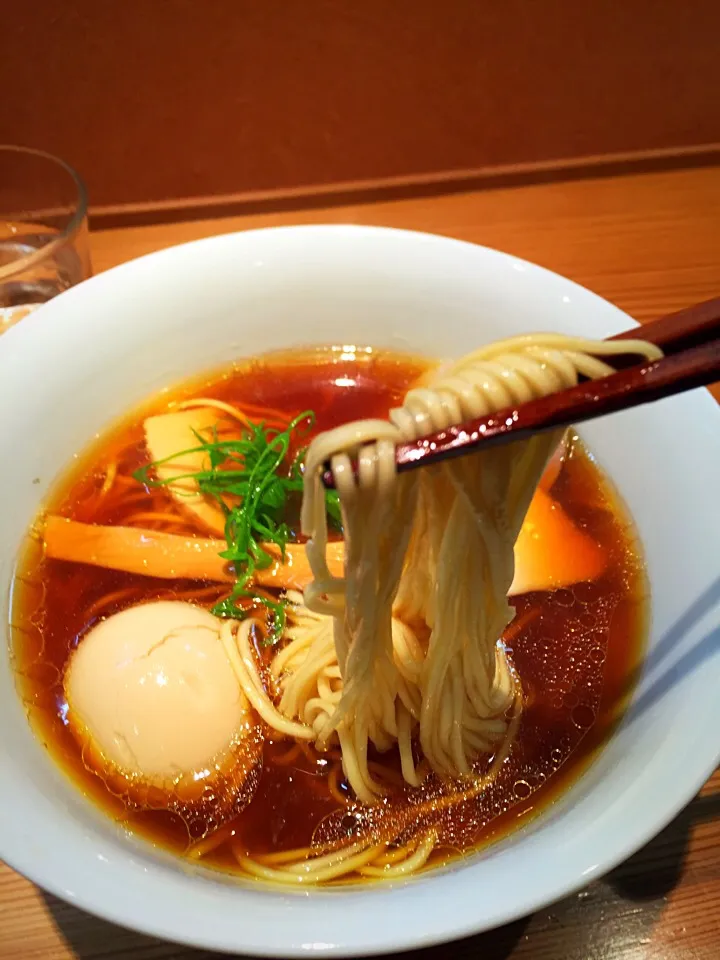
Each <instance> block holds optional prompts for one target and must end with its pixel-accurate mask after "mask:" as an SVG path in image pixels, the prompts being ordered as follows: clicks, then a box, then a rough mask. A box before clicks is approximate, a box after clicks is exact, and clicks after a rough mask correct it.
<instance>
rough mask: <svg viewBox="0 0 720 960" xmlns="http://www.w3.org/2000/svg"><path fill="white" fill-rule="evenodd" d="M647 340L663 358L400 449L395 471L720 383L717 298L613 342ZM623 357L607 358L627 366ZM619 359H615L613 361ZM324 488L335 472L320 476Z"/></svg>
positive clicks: (719, 307) (719, 304)
mask: <svg viewBox="0 0 720 960" xmlns="http://www.w3.org/2000/svg"><path fill="white" fill-rule="evenodd" d="M636 338H642V339H643V340H648V341H650V342H652V343H655V344H656V345H657V346H659V347H661V348H662V349H663V350H664V351H665V353H666V356H664V357H662V358H661V359H660V360H655V361H644V362H641V363H638V362H637V356H634V357H632V356H631V355H630V354H628V355H627V358H628V360H630V362H631V363H632V365H631V366H628V367H627V368H626V369H620V370H619V371H618V372H617V373H613V374H610V375H609V376H607V377H603V378H602V379H600V380H589V381H584V382H582V383H579V384H578V385H577V386H575V387H572V388H570V389H569V390H563V391H561V392H560V393H556V394H552V395H551V396H549V397H543V398H542V399H540V400H533V401H531V402H530V403H525V404H522V405H520V406H516V407H508V408H506V409H505V410H501V411H498V412H497V413H494V414H491V415H490V416H486V417H481V418H478V419H476V420H473V421H468V422H466V423H462V424H456V425H453V426H451V427H448V429H447V430H442V431H439V432H437V433H434V434H429V435H428V436H426V437H421V438H420V439H418V440H415V441H413V442H412V443H406V444H400V445H398V447H397V448H396V463H397V468H398V472H403V471H405V470H412V469H414V468H416V467H421V466H429V465H430V464H432V463H437V462H439V461H441V460H446V459H448V458H450V457H456V456H461V455H462V454H465V453H470V452H473V451H474V450H476V449H480V448H481V447H482V449H485V448H486V447H487V446H488V445H492V444H500V443H509V442H511V441H514V440H522V439H525V438H527V437H528V436H530V435H531V434H534V433H540V432H544V431H546V430H553V429H556V428H559V427H569V426H572V425H573V424H576V423H583V422H584V421H586V420H591V419H595V418H596V417H602V416H606V415H607V414H610V413H616V412H618V411H620V410H628V409H630V408H632V407H636V406H640V405H641V404H644V403H650V402H651V401H653V400H660V399H662V398H664V397H670V396H673V395H674V394H676V393H682V392H684V391H686V390H692V389H694V388H695V387H702V386H707V385H708V384H710V383H713V382H715V381H716V380H720V298H716V299H715V300H709V301H707V302H706V303H701V304H697V305H695V306H693V307H689V308H688V309H686V310H681V311H679V312H677V313H675V314H671V315H669V316H667V317H662V318H660V319H659V320H656V321H653V322H652V323H648V324H645V325H644V326H642V327H636V328H634V329H632V330H626V331H624V332H623V333H621V334H618V335H617V336H615V337H612V338H610V339H613V340H619V339H636ZM625 358H626V355H625V354H622V355H620V356H619V358H618V357H615V356H613V357H611V358H610V357H608V358H607V360H608V362H612V363H613V365H614V366H615V365H616V366H618V367H623V365H624V362H627V360H626V359H625ZM616 360H618V362H617V364H616ZM323 483H324V484H325V486H326V487H332V486H333V478H332V472H331V471H330V470H329V469H327V470H326V471H325V472H324V473H323Z"/></svg>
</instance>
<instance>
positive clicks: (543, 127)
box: [0, 0, 720, 207]
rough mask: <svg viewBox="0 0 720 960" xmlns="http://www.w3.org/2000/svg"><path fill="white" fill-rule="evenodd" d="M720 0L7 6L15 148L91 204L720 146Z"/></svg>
mask: <svg viewBox="0 0 720 960" xmlns="http://www.w3.org/2000/svg"><path fill="white" fill-rule="evenodd" d="M719 38H720V0H684V2H683V0H36V2H34V3H17V2H16V0H0V90H1V91H2V94H1V96H0V141H4V142H15V143H23V144H26V145H31V146H38V147H42V148H44V149H47V150H50V151H52V152H56V153H58V154H60V155H61V156H63V157H64V158H66V159H67V160H69V161H70V162H71V163H72V164H74V165H75V166H76V167H77V168H78V169H79V170H80V171H81V173H82V174H83V175H84V177H85V179H86V180H87V182H88V185H89V189H90V194H91V199H92V202H93V205H94V206H95V207H107V206H112V205H118V204H132V205H140V207H143V206H145V205H147V204H155V203H157V202H158V201H170V202H175V201H179V202H181V203H182V202H184V201H186V200H187V199H189V198H206V197H208V196H225V195H238V194H239V195H254V194H258V193H262V192H264V191H280V192H281V193H282V192H284V191H285V192H287V191H290V192H292V191H293V190H295V189H297V188H302V187H308V186H310V187H313V186H317V185H321V186H327V185H333V184H335V185H336V184H346V183H349V182H354V181H363V182H364V181H374V182H380V181H386V180H387V179H388V178H401V179H407V178H410V179H412V178H419V179H421V180H422V178H423V177H427V176H429V175H430V176H432V175H438V174H439V175H447V176H450V177H451V176H453V175H455V174H456V173H457V172H458V171H468V170H476V169H478V168H485V167H488V166H489V167H496V166H499V167H505V166H507V165H514V164H535V163H542V162H546V161H552V160H557V159H566V158H570V159H572V158H582V157H587V156H588V155H596V154H615V153H623V152H640V153H645V152H648V151H654V150H659V149H667V148H673V149H677V150H679V151H681V152H682V151H683V150H685V149H687V148H692V147H694V146H697V145H704V144H712V143H717V142H718V141H720V80H719V79H718V70H719V66H720V39H719Z"/></svg>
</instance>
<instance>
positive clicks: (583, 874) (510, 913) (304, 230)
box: [0, 224, 720, 957]
mask: <svg viewBox="0 0 720 960" xmlns="http://www.w3.org/2000/svg"><path fill="white" fill-rule="evenodd" d="M271 232H272V233H274V234H281V233H282V234H287V233H293V234H296V235H298V237H302V236H303V235H304V236H309V235H310V234H318V233H321V234H336V235H337V237H338V238H340V237H343V236H344V237H349V238H350V239H352V238H353V237H356V236H358V235H372V234H376V235H377V234H393V235H396V236H399V237H401V238H404V240H405V241H410V242H418V241H420V242H428V241H432V242H433V243H438V244H441V245H444V246H446V247H447V246H448V245H458V246H459V247H460V248H462V249H466V250H467V249H469V250H472V251H474V252H475V253H476V254H478V255H481V256H486V257H491V258H496V259H497V262H500V261H501V260H502V261H503V262H507V261H511V262H512V263H513V264H518V265H521V266H522V267H523V268H524V269H526V270H528V271H532V272H533V273H535V274H539V275H540V277H541V279H542V278H545V279H548V280H552V281H553V282H557V281H558V280H559V281H561V282H562V283H563V284H564V285H567V288H568V290H569V291H572V289H573V288H574V289H575V290H576V291H577V292H578V293H579V292H582V295H583V296H584V297H586V298H587V297H588V296H589V297H591V298H593V299H594V300H595V302H597V303H598V304H601V305H602V307H603V309H604V310H606V311H607V308H611V310H612V311H614V313H615V315H616V319H617V320H618V322H619V325H621V324H624V325H625V326H628V327H631V326H638V324H636V323H635V321H633V320H632V319H631V318H630V317H629V316H628V315H627V314H625V313H624V312H623V311H621V310H619V308H617V307H615V306H614V305H613V304H611V303H610V302H609V301H607V300H604V299H603V298H602V297H599V296H598V295H597V294H594V293H592V291H589V290H587V289H586V288H585V287H582V286H581V285H579V284H577V283H575V282H574V281H572V280H569V279H567V278H565V277H562V276H561V275H560V274H557V273H554V272H553V271H550V270H548V269H546V268H544V267H542V266H540V265H537V264H534V263H531V262H530V261H526V260H522V259H521V258H518V257H515V256H514V255H512V254H506V253H502V252H501V251H497V250H493V249H492V248H489V247H484V246H480V245H476V244H472V243H468V242H466V241H462V240H457V239H454V238H450V237H443V236H440V235H436V234H431V233H426V232H421V231H410V230H400V229H396V228H386V227H374V226H356V225H350V224H347V225H346V224H313V225H307V226H305V225H300V226H278V227H270V228H259V229H257V230H249V231H239V232H237V231H235V232H230V233H225V234H219V235H216V236H211V237H205V238H202V239H200V240H194V241H190V242H188V243H183V244H178V245H176V246H173V247H168V248H165V249H163V250H159V251H155V252H152V253H149V254H146V255H144V256H142V257H139V258H136V259H134V260H130V261H127V262H125V263H122V264H120V265H118V266H116V267H114V268H112V269H110V270H108V271H106V272H104V273H102V274H99V275H97V276H95V277H93V278H91V279H90V280H88V281H85V282H84V283H83V284H80V285H78V286H77V287H74V288H72V289H70V290H68V291H67V292H65V293H63V294H62V295H61V296H60V297H58V298H56V299H55V300H53V301H50V302H48V303H47V304H45V305H43V306H42V307H41V308H39V309H38V311H36V312H35V313H34V314H33V315H31V316H30V317H28V318H26V319H25V320H24V321H23V323H22V324H19V325H17V326H16V327H14V328H11V329H10V330H9V331H8V332H7V333H6V334H5V335H4V337H3V340H2V344H0V359H1V358H2V354H3V353H5V352H7V351H8V350H9V347H10V346H12V347H13V348H14V349H15V350H22V349H25V347H24V345H23V340H24V339H25V338H27V339H28V340H29V341H30V343H31V336H32V334H31V333H30V331H31V329H32V328H33V327H34V326H35V325H36V324H38V325H39V324H42V323H44V322H45V321H46V319H47V320H50V319H51V317H50V314H51V313H52V311H53V310H54V307H53V304H56V303H58V302H60V301H63V303H67V302H68V301H69V300H70V298H73V297H82V296H85V295H86V290H87V289H88V288H90V287H91V286H92V288H95V287H96V286H97V287H98V288H100V289H101V287H102V284H103V283H106V284H110V285H112V284H113V283H115V282H117V281H122V280H123V279H124V278H125V277H128V278H129V277H131V276H132V274H133V273H134V272H135V271H136V270H138V269H141V268H142V265H144V264H145V263H147V261H148V260H153V261H154V262H156V263H157V262H158V261H159V260H161V259H167V260H171V259H172V258H173V257H176V256H177V255H178V253H177V252H178V251H185V252H186V253H188V251H193V250H198V249H199V248H200V247H208V248H211V247H212V245H214V244H223V243H228V242H234V239H235V238H238V237H242V238H244V242H250V243H252V240H253V237H254V236H257V235H261V234H262V235H266V234H268V233H271ZM138 265H140V267H138ZM608 316H609V314H608ZM23 331H27V332H25V333H24V332H23ZM6 344H7V345H8V346H7V347H6ZM30 349H31V345H30ZM707 400H709V402H705V399H703V400H702V401H700V402H702V403H704V411H705V414H706V415H709V416H718V413H719V412H720V411H719V410H718V408H717V407H716V405H715V403H714V401H712V400H711V398H709V396H708V397H707ZM713 410H714V411H715V413H712V411H713ZM719 761H720V746H718V747H717V748H713V752H712V755H711V752H710V749H708V751H707V754H706V756H705V757H704V758H703V759H702V761H701V760H700V758H698V757H697V756H696V757H695V760H694V763H693V766H692V776H688V777H687V778H686V779H684V780H683V781H682V784H678V783H675V784H674V785H673V789H672V790H671V791H669V792H668V795H667V796H666V797H664V805H663V807H662V812H661V813H660V814H659V815H658V814H655V815H654V816H653V817H652V818H651V817H648V820H647V821H646V822H645V823H644V824H643V825H642V826H641V827H639V828H637V829H635V830H634V831H633V832H632V836H631V837H630V838H625V839H624V840H623V842H619V841H618V839H617V838H615V839H613V841H612V842H611V843H608V844H607V845H606V846H605V847H603V848H602V851H601V853H602V855H600V856H599V859H598V858H596V857H588V861H587V862H586V864H585V868H584V869H582V868H580V867H579V865H578V864H572V865H571V864H569V863H563V864H562V865H561V867H560V868H557V867H556V868H555V872H554V874H553V880H552V883H550V884H548V886H547V887H546V888H543V889H542V890H538V892H537V893H536V894H535V895H534V896H530V897H525V898H524V899H523V900H522V902H516V903H515V904H514V905H513V904H508V905H507V906H506V907H505V909H503V910H499V911H496V913H495V914H494V915H493V916H492V918H489V919H488V918H481V919H478V918H476V917H474V916H473V915H466V916H464V918H463V919H459V918H458V917H457V915H456V914H454V912H453V911H452V910H449V911H448V912H447V914H446V915H444V916H443V918H442V919H441V922H440V923H439V924H438V925H436V927H435V928H434V929H433V931H432V932H431V933H428V932H427V931H424V930H423V929H422V928H421V929H420V930H419V931H418V933H416V934H412V933H409V932H407V931H405V930H404V929H403V927H402V925H400V924H398V925H397V927H396V928H395V929H394V932H393V934H392V936H391V937H388V936H387V930H385V933H384V935H383V937H382V941H380V940H378V938H377V935H376V933H375V931H374V925H373V924H372V923H371V924H368V923H365V924H363V923H362V921H356V925H357V923H358V922H359V923H360V924H361V925H362V927H363V930H364V935H365V940H364V942H363V943H362V944H361V945H360V947H359V949H360V955H363V956H370V955H378V954H386V953H394V952H397V951H403V950H408V949H412V948H414V947H421V946H430V945H434V944H438V943H444V942H448V941H450V940H457V939H461V938H463V937H467V936H470V935H473V934H476V933H479V932H482V931H484V930H488V929H493V928H495V927H497V926H501V925H503V924H506V923H510V922H512V921H514V920H517V919H518V918H520V917H523V916H526V915H527V914H529V913H532V912H533V911H535V910H537V909H539V908H541V907H543V906H545V905H547V904H548V903H551V902H554V901H556V900H559V899H561V898H563V897H566V896H568V895H569V894H572V893H574V892H576V891H577V890H579V889H581V888H583V887H584V886H586V885H587V883H588V882H589V881H590V879H596V878H597V877H599V876H601V875H602V874H604V873H606V872H607V871H609V870H611V869H613V868H614V867H615V866H617V864H619V863H621V862H622V861H623V860H625V859H626V858H627V857H629V856H631V855H632V854H633V853H635V852H636V851H637V850H638V849H639V848H640V847H642V846H643V845H644V844H645V843H647V842H648V841H649V840H650V839H651V838H652V837H653V836H654V835H655V834H657V832H658V831H659V830H661V829H662V828H663V827H665V826H666V825H667V824H668V823H669V822H670V821H671V820H672V819H673V818H674V817H675V816H676V815H677V814H678V813H679V812H680V810H682V809H683V807H684V806H685V805H686V804H687V803H688V802H689V800H690V799H692V797H693V796H694V795H695V794H696V793H697V792H698V790H699V789H700V788H701V787H702V785H703V784H704V782H705V781H706V779H707V777H708V776H709V775H710V774H711V773H712V771H713V769H714V768H715V767H716V766H717V764H718V762H719ZM581 779H582V777H581ZM519 833H520V831H516V832H513V834H512V836H513V837H514V836H518V835H519ZM2 843H3V848H6V847H7V848H8V850H9V855H8V854H7V853H6V850H5V849H3V851H2V853H3V858H4V859H5V860H6V862H7V863H8V864H9V865H10V866H11V867H13V868H14V869H16V870H18V871H19V872H21V873H22V874H23V875H25V876H26V877H28V878H29V879H31V880H32V881H33V882H35V883H37V884H38V885H39V886H41V887H42V888H43V889H45V890H47V891H49V892H50V893H52V894H55V895H56V896H58V897H60V898H62V899H64V900H66V901H68V902H70V903H72V904H73V905H76V906H80V907H82V908H83V909H84V910H87V911H88V912H90V913H92V914H94V915H96V916H98V917H101V918H103V919H105V920H108V921H110V922H113V923H116V924H119V925H121V926H125V927H128V928H130V929H134V930H137V931H139V932H141V933H144V934H147V935H150V936H156V937H162V938H164V939H166V940H169V941H171V942H176V943H182V944H186V945H192V946H195V947H198V948H204V949H210V950H216V951H233V952H237V951H238V950H244V949H247V950H250V951H252V953H254V954H256V955H261V956H278V957H297V956H303V955H306V954H307V953H308V952H309V951H310V952H315V951H317V952H323V953H325V954H329V955H332V956H355V955H358V947H357V946H356V945H355V944H354V943H350V942H347V941H346V942H343V943H329V942H328V943H321V942H313V943H298V942H296V943H293V944H291V945H288V944H286V945H285V946H274V945H273V944H272V943H270V942H269V941H268V942H267V943H259V942H252V943H248V944H247V945H244V944H243V943H242V935H241V932H238V935H237V936H236V937H234V938H230V939H228V937H227V936H226V935H224V934H219V935H218V934H216V933H215V932H214V931H211V930H208V929H201V930H200V932H199V933H198V930H197V928H193V926H192V918H191V917H190V916H184V915H183V913H182V911H178V913H177V916H176V917H175V918H174V920H173V921H172V923H173V924H174V926H173V925H170V923H168V922H166V921H165V920H160V919H158V918H157V917H156V918H153V917H152V914H150V913H148V912H147V910H145V911H142V910H138V909H137V907H136V906H135V904H134V902H133V903H132V904H131V900H130V899H128V900H127V901H122V900H121V899H119V898H118V899H115V900H113V899H112V898H108V897H107V896H106V894H105V893H104V892H103V891H102V889H99V888H96V887H95V886H94V884H93V880H92V877H90V876H89V877H87V878H86V880H85V881H84V882H82V883H81V884H80V885H78V884H75V887H74V889H73V890H72V891H70V890H69V888H68V886H67V883H66V882H64V881H63V880H61V879H60V878H59V877H57V876H48V875H46V874H45V873H44V872H43V869H42V864H41V861H39V860H38V858H37V857H33V856H29V855H27V854H26V851H24V850H22V849H20V848H17V849H13V844H12V838H10V840H9V842H8V841H6V838H5V837H3V840H2ZM128 850H129V851H130V848H129V847H128ZM490 850H492V848H490ZM589 861H592V862H589ZM470 869H472V864H468V866H467V867H464V868H463V869H462V870H461V871H456V872H455V875H456V876H458V875H459V873H465V875H466V877H467V878H468V879H469V878H470V874H469V872H466V871H469V870H470ZM450 875H451V872H444V871H435V872H431V873H428V874H426V875H421V876H420V877H418V878H416V879H414V880H413V881H411V882H410V883H407V884H404V885H402V886H394V885H387V886H385V885H383V886H375V887H357V888H354V889H350V890H344V891H328V892H313V893H312V898H313V900H315V901H317V902H322V903H325V904H330V905H332V903H333V902H334V903H335V905H336V906H337V904H338V902H339V901H338V897H339V896H342V897H347V898H348V900H349V898H350V896H354V897H355V898H356V899H357V902H358V903H360V901H361V899H365V900H366V902H367V904H369V905H370V906H372V903H373V901H375V903H377V896H378V895H379V894H380V895H384V894H385V893H388V892H389V891H390V890H392V891H394V895H398V894H402V892H403V891H405V893H406V896H410V897H411V898H413V897H414V892H418V897H419V898H420V897H421V894H420V893H419V891H421V889H422V890H424V889H425V888H427V887H429V886H437V885H438V884H439V883H440V884H442V882H443V877H448V876H450ZM185 879H187V878H185ZM232 889H233V890H235V891H237V892H238V893H239V892H241V891H242V892H243V893H244V894H246V895H249V903H250V906H252V904H251V900H252V898H253V897H255V895H256V891H258V890H261V894H260V895H261V896H262V898H263V899H265V898H268V897H272V898H273V899H274V900H275V901H276V902H277V909H282V908H283V905H284V906H285V907H289V906H290V904H291V903H292V904H293V905H296V904H297V903H298V902H300V899H301V897H302V895H299V894H296V893H293V894H292V895H291V896H287V895H284V894H283V895H280V894H279V893H278V892H277V891H274V890H273V891H270V890H269V889H263V888H261V887H254V888H252V891H251V890H250V888H248V887H246V886H243V887H239V886H236V887H233V888H232ZM138 902H139V901H138ZM124 904H125V905H124ZM203 909H204V907H203ZM166 912H167V911H166ZM178 927H181V928H182V929H178Z"/></svg>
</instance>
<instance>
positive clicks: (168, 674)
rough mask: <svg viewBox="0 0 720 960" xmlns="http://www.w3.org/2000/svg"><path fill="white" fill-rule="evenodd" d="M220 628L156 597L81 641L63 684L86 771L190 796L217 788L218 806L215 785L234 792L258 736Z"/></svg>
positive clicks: (199, 612)
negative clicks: (230, 788) (231, 789)
mask: <svg viewBox="0 0 720 960" xmlns="http://www.w3.org/2000/svg"><path fill="white" fill-rule="evenodd" d="M220 626H221V623H220V621H219V620H218V619H217V617H214V616H213V615H212V614H211V613H209V612H208V611H206V610H203V609H201V608H200V607H196V606H194V605H193V604H190V603H184V602H179V601H161V602H156V603H146V604H141V605H139V606H135V607H130V608H129V609H127V610H123V611H121V612H120V613H116V614H114V615H113V616H111V617H108V618H107V619H105V620H103V621H101V622H100V623H99V624H97V625H96V626H95V627H93V628H92V629H91V630H90V631H89V633H88V634H86V636H84V637H83V639H82V640H81V641H80V644H79V646H78V647H77V649H76V650H75V652H74V653H73V655H72V657H71V658H70V661H69V663H68V666H67V669H66V672H65V678H64V688H65V696H66V699H67V704H68V721H69V723H70V726H71V729H72V730H73V732H74V734H75V736H76V737H77V738H78V739H79V740H80V741H81V743H82V744H83V747H84V757H85V758H86V762H88V763H89V765H91V766H92V768H93V769H95V770H96V771H97V772H99V773H101V775H102V774H105V773H107V774H110V775H111V776H113V778H114V780H117V779H118V775H119V776H120V777H121V778H125V779H126V780H127V781H128V783H130V784H134V785H135V786H136V787H137V786H142V785H145V786H151V787H152V788H153V789H161V790H166V791H171V792H173V793H175V794H177V795H178V796H179V797H180V799H184V800H187V801H188V802H191V801H193V800H194V799H197V798H199V797H201V796H202V795H203V791H205V792H206V793H207V791H206V790H205V788H206V787H208V786H213V785H214V786H213V789H212V790H211V791H210V792H211V793H212V795H213V797H214V798H215V799H216V800H217V802H218V803H221V801H222V795H223V794H224V793H225V792H226V791H224V790H222V789H220V790H218V789H217V786H218V782H219V781H222V782H223V783H227V784H228V786H230V783H229V781H232V784H233V786H234V789H237V786H238V782H239V781H242V780H244V779H245V777H246V775H247V773H248V772H249V770H250V769H251V768H252V767H253V766H254V764H255V763H256V762H257V759H258V757H259V750H260V741H259V738H258V737H257V732H256V725H255V722H254V720H253V715H252V711H251V709H250V706H249V703H248V701H247V699H246V697H245V695H244V693H243V691H242V689H241V687H240V684H239V682H238V680H237V678H236V675H235V672H234V670H233V668H232V666H231V664H230V661H229V659H228V657H227V654H226V652H225V649H224V647H223V643H222V641H221V639H220ZM252 745H254V747H255V748H253V746H252ZM130 792H132V791H130ZM135 793H137V790H136V791H135Z"/></svg>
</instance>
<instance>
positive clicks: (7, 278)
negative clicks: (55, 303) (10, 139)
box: [0, 145, 90, 333]
mask: <svg viewBox="0 0 720 960" xmlns="http://www.w3.org/2000/svg"><path fill="white" fill-rule="evenodd" d="M89 276H90V256H89V252H88V236H87V194H86V192H85V185H84V184H83V182H82V180H81V179H80V177H79V176H78V175H77V173H75V171H74V170H73V169H72V167H69V166H68V164H66V163H65V162H64V161H63V160H59V159H58V158H57V157H53V156H51V154H49V153H44V152H43V151H42V150H33V149H30V148H29V147H16V146H3V145H0V333H2V332H3V331H4V330H6V329H7V328H8V327H10V326H12V324H13V323H16V322H17V321H18V320H20V319H21V318H22V317H24V316H26V314H27V313H29V312H30V311H31V310H33V309H35V308H36V307H38V306H40V304H42V303H45V301H46V300H50V299H51V298H52V297H55V296H57V294H58V293H62V291H63V290H67V288H68V287H72V286H73V285H74V284H76V283H80V281H81V280H84V279H85V278H86V277H89Z"/></svg>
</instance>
